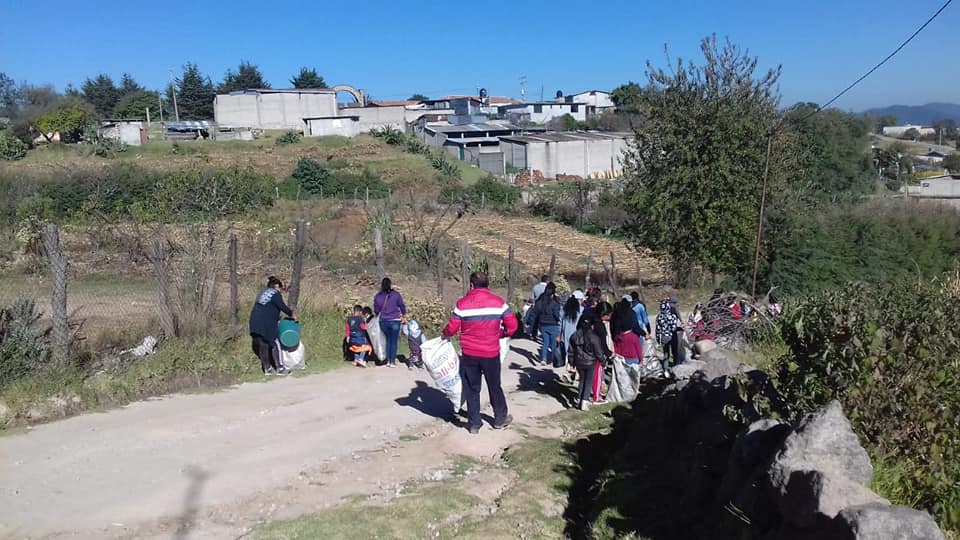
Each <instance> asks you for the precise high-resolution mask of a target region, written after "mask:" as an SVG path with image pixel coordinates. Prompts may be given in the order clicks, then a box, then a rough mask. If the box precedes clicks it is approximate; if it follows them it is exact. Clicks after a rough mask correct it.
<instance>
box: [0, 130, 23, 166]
mask: <svg viewBox="0 0 960 540" xmlns="http://www.w3.org/2000/svg"><path fill="white" fill-rule="evenodd" d="M26 155H27V145H26V143H24V142H23V141H21V140H20V139H18V138H16V137H14V136H13V134H11V133H9V132H7V130H0V159H3V160H6V161H16V160H18V159H21V158H23V157H24V156H26Z"/></svg>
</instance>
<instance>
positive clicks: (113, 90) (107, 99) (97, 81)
mask: <svg viewBox="0 0 960 540" xmlns="http://www.w3.org/2000/svg"><path fill="white" fill-rule="evenodd" d="M80 89H81V91H82V92H83V99H85V100H87V102H88V103H90V104H91V105H93V109H94V110H95V111H96V112H97V116H99V117H101V118H105V117H107V116H110V114H111V113H113V109H114V108H116V106H117V103H118V102H119V101H120V90H119V89H118V88H117V87H116V85H114V84H113V79H111V78H110V76H109V75H106V74H104V73H101V74H99V75H97V76H96V77H94V78H93V79H87V80H85V81H83V86H81V87H80Z"/></svg>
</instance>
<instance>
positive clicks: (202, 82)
mask: <svg viewBox="0 0 960 540" xmlns="http://www.w3.org/2000/svg"><path fill="white" fill-rule="evenodd" d="M175 84H176V89H177V109H178V110H179V111H180V119H181V120H210V119H212V118H213V98H214V97H215V96H216V92H215V91H214V89H213V83H212V82H211V81H210V77H207V76H204V75H203V74H202V73H200V68H198V67H197V65H196V64H194V63H192V62H187V63H186V64H184V66H183V74H182V75H181V76H180V77H179V78H177V79H176V81H175ZM171 90H172V89H171V87H169V86H168V87H167V106H168V107H170V106H172V105H173V95H172V92H171Z"/></svg>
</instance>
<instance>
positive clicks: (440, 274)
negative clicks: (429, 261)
mask: <svg viewBox="0 0 960 540" xmlns="http://www.w3.org/2000/svg"><path fill="white" fill-rule="evenodd" d="M436 257H437V298H439V299H440V300H443V282H444V280H445V279H446V277H447V276H446V272H445V270H446V267H445V265H444V263H443V240H442V239H439V240H437V255H436Z"/></svg>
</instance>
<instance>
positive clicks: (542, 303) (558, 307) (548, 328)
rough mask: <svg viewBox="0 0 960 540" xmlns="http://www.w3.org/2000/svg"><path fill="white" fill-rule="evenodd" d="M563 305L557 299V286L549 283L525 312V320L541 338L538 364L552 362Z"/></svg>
mask: <svg viewBox="0 0 960 540" xmlns="http://www.w3.org/2000/svg"><path fill="white" fill-rule="evenodd" d="M562 310H563V304H561V303H560V299H559V298H557V286H556V285H555V284H554V283H553V282H552V281H551V282H549V283H547V286H546V288H545V289H544V290H543V294H541V295H540V297H539V298H537V302H536V303H535V304H534V305H533V307H532V308H530V311H528V312H527V320H528V321H529V322H530V323H531V325H533V326H536V327H537V329H538V330H539V331H540V335H541V337H542V338H543V343H542V344H541V346H540V362H541V363H544V364H550V363H552V362H553V351H554V349H556V348H557V345H559V343H560V321H561V320H562V319H563V316H562V315H561V311H562Z"/></svg>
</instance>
